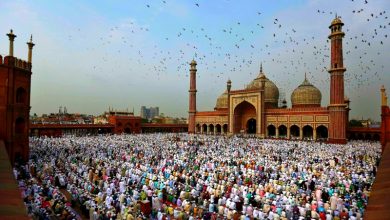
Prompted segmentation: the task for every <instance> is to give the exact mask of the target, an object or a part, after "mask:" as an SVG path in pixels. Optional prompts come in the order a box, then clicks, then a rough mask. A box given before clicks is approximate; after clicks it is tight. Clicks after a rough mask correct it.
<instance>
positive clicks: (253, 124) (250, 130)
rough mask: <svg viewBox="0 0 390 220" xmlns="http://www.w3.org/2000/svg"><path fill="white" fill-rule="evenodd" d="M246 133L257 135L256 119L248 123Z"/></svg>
mask: <svg viewBox="0 0 390 220" xmlns="http://www.w3.org/2000/svg"><path fill="white" fill-rule="evenodd" d="M246 133H247V134H256V119H254V118H251V119H249V120H248V122H247V123H246Z"/></svg>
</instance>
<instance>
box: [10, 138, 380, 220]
mask: <svg viewBox="0 0 390 220" xmlns="http://www.w3.org/2000/svg"><path fill="white" fill-rule="evenodd" d="M30 154H31V156H30V160H29V162H28V163H27V164H25V165H19V166H15V171H14V172H15V176H17V178H18V180H19V185H20V187H21V188H22V189H23V197H24V201H25V203H26V206H27V207H28V212H29V213H30V214H31V215H32V216H34V217H35V218H39V219H51V218H50V216H52V217H53V216H54V217H56V218H57V219H80V218H81V217H80V216H83V217H84V218H89V219H91V220H100V219H126V220H130V219H159V220H160V219H244V220H246V219H269V220H272V219H283V220H285V219H286V220H287V219H288V220H290V219H294V220H295V219H322V220H328V219H329V220H333V219H335V220H337V219H352V220H353V219H362V217H363V215H364V209H365V207H366V205H367V203H368V199H369V194H370V189H371V185H372V183H373V181H374V179H375V175H376V169H377V166H378V164H379V160H380V155H381V148H380V144H379V143H377V142H361V141H360V142H359V141H355V142H350V143H348V144H346V145H332V144H327V143H319V142H304V141H284V140H267V139H257V138H240V137H230V138H227V137H224V136H204V135H188V134H138V135H110V136H86V137H74V136H66V137H62V138H48V137H39V138H31V139H30ZM61 190H66V191H67V192H68V194H69V195H70V196H68V197H69V198H66V197H65V196H64V195H63V194H62V193H61ZM74 210H78V212H79V213H77V212H76V211H74Z"/></svg>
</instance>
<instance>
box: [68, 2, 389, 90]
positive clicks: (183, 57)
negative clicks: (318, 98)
mask: <svg viewBox="0 0 390 220" xmlns="http://www.w3.org/2000/svg"><path fill="white" fill-rule="evenodd" d="M227 1H228V0H227ZM350 1H351V8H350V9H349V10H350V11H342V12H339V15H342V16H341V19H342V20H343V21H344V22H346V20H345V19H343V17H347V16H348V17H349V18H351V19H352V20H354V21H359V24H363V25H364V27H363V28H362V27H359V28H356V25H355V24H353V23H351V22H350V21H348V23H347V24H346V25H345V26H344V29H343V31H344V32H345V33H346V35H345V38H344V59H345V60H346V62H345V66H346V67H347V71H348V72H347V74H346V75H345V80H346V86H347V87H348V88H347V90H348V92H349V93H354V92H355V91H356V90H360V89H361V88H364V87H366V86H370V85H371V84H377V83H378V82H380V81H382V80H383V79H384V77H385V74H389V73H386V71H388V70H389V66H388V64H386V63H385V59H386V57H385V56H386V55H387V54H384V52H383V48H388V47H389V45H388V35H389V31H388V30H389V28H390V20H389V19H388V13H387V11H386V10H385V9H384V10H382V11H370V7H368V6H369V5H370V4H372V3H371V1H370V2H368V1H367V0H350ZM168 3H169V0H163V1H159V2H157V1H156V2H154V1H153V2H151V1H150V2H149V3H147V4H145V10H154V9H155V8H157V6H156V4H158V7H164V5H167V4H168ZM192 7H193V9H192V10H202V7H207V5H206V3H204V4H203V3H202V4H201V3H200V2H199V1H194V2H193V6H192ZM253 8H255V6H254V7H253ZM334 10H337V6H336V8H335V9H334ZM247 13H248V14H249V13H252V15H253V16H254V17H255V18H256V19H255V20H253V21H252V22H247V21H244V20H242V21H241V20H237V21H234V22H231V23H230V25H228V26H226V25H221V27H220V28H217V29H215V28H212V29H211V28H209V27H208V26H207V25H204V26H203V27H202V26H200V27H199V24H196V25H188V26H177V27H175V26H174V25H175V24H172V26H174V27H173V28H175V29H176V32H174V33H172V32H167V33H161V32H159V36H161V39H159V41H158V42H156V41H155V42H152V43H151V45H150V43H146V44H147V45H144V44H145V42H143V41H142V40H140V39H139V38H137V40H134V39H136V36H137V35H139V36H140V38H143V37H144V36H148V34H150V35H153V25H145V26H142V25H139V24H138V23H136V22H134V21H130V22H129V23H128V24H127V25H126V26H120V25H118V26H113V27H111V28H110V29H109V30H108V31H107V32H105V34H102V36H99V37H98V38H99V41H100V43H101V46H102V47H103V48H106V50H107V52H106V54H103V55H102V58H101V59H102V60H101V62H100V63H98V64H95V65H93V66H92V70H93V72H97V71H101V72H104V71H107V69H105V67H104V66H105V65H106V64H108V63H110V62H114V63H115V61H113V60H112V59H114V58H110V56H109V54H110V53H112V50H114V49H113V48H115V53H117V54H118V56H122V57H126V59H127V60H128V61H129V62H131V63H133V65H127V66H126V65H125V64H123V63H120V62H119V61H118V62H117V63H115V65H111V66H112V68H113V69H112V71H116V70H115V68H118V67H119V68H121V67H122V68H127V72H128V73H129V74H131V73H132V72H133V71H140V69H142V71H143V72H144V74H143V75H144V77H145V78H149V79H153V78H155V77H157V79H159V80H161V79H163V78H164V77H166V76H174V77H177V78H179V79H182V81H183V82H186V81H184V78H185V77H188V73H189V71H188V69H189V65H188V64H189V62H190V61H191V59H195V60H196V61H197V62H198V73H199V74H198V77H200V78H202V77H206V75H207V77H208V79H211V80H208V81H209V82H212V83H210V89H211V90H214V89H216V90H218V91H220V92H223V90H224V89H225V82H226V80H227V79H228V78H234V75H235V74H239V75H246V76H247V83H249V82H250V81H251V80H252V79H253V78H255V77H256V75H257V74H258V67H259V65H260V62H263V66H264V69H265V72H266V75H267V77H268V78H270V79H271V80H272V81H273V82H275V83H276V85H277V86H278V87H279V89H280V90H282V92H284V90H285V89H287V88H290V89H293V88H295V87H296V86H297V85H296V82H292V80H291V79H292V78H299V79H302V81H303V75H304V72H307V73H308V76H309V80H310V81H311V82H312V83H313V84H315V85H316V86H317V87H318V88H320V90H321V91H324V90H325V91H327V90H328V84H329V82H328V80H329V77H328V74H327V70H328V68H329V64H330V42H329V40H328V39H327V35H328V34H329V29H327V27H326V26H325V27H323V29H324V32H322V33H312V34H310V35H307V34H306V35H303V34H301V32H304V30H303V29H304V27H303V26H299V25H297V26H292V25H291V24H289V23H290V22H294V21H289V20H288V18H286V17H274V18H272V20H264V17H263V16H265V15H264V14H266V12H263V11H261V10H259V9H254V10H253V12H247ZM312 14H316V16H318V19H321V20H327V21H328V24H329V23H330V21H331V20H332V19H333V18H334V17H335V16H337V15H335V12H334V11H325V10H323V9H316V11H313V12H312ZM360 21H364V22H360ZM308 22H310V21H308ZM354 28H356V29H354ZM362 30H363V31H362ZM78 31H80V29H78ZM306 31H307V30H306ZM120 33H126V34H123V35H120ZM324 33H325V34H324ZM118 39H119V40H118ZM69 40H73V36H72V35H69ZM117 41H119V44H117V45H116V46H113V43H114V42H117ZM140 42H143V43H144V44H142V43H140ZM166 45H173V46H172V47H169V48H167V46H166ZM87 50H94V48H87ZM128 51H131V53H129V52H128ZM134 65H136V66H137V67H134ZM386 65H387V66H386ZM267 66H268V67H269V66H273V68H272V69H274V70H278V71H272V72H270V71H267ZM254 67H256V68H254ZM254 70H256V71H254ZM92 74H93V73H92ZM248 74H249V75H248ZM233 82H234V81H233ZM186 85H187V83H186ZM325 85H326V86H325Z"/></svg>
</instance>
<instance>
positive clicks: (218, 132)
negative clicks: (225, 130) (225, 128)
mask: <svg viewBox="0 0 390 220" xmlns="http://www.w3.org/2000/svg"><path fill="white" fill-rule="evenodd" d="M215 127H216V128H217V134H221V125H220V124H217V125H216V126H215Z"/></svg>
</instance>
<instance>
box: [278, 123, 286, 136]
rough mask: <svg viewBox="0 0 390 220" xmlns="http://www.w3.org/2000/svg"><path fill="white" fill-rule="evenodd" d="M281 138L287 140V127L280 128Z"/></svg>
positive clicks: (281, 126)
mask: <svg viewBox="0 0 390 220" xmlns="http://www.w3.org/2000/svg"><path fill="white" fill-rule="evenodd" d="M279 137H280V138H286V137H287V127H286V126H284V125H280V126H279Z"/></svg>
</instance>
